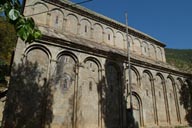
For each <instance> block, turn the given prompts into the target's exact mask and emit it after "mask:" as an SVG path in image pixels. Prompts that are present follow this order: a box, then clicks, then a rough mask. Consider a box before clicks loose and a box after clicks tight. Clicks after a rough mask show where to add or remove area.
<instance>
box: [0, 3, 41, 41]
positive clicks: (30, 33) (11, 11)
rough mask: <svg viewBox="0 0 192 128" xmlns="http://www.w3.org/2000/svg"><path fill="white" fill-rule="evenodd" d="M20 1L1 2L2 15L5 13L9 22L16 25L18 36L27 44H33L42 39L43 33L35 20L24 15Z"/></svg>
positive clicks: (0, 11)
mask: <svg viewBox="0 0 192 128" xmlns="http://www.w3.org/2000/svg"><path fill="white" fill-rule="evenodd" d="M21 12H22V6H21V3H20V1H19V0H1V1H0V13H4V15H5V17H6V18H7V20H8V21H9V22H10V23H11V24H13V25H14V28H15V30H16V33H17V36H18V37H20V38H21V39H22V40H23V41H25V42H29V43H31V42H33V41H34V40H35V39H38V38H40V37H41V31H40V30H39V29H38V28H37V27H36V26H35V22H34V20H33V18H27V17H24V16H23V15H22V13H21Z"/></svg>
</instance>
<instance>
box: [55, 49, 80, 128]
mask: <svg viewBox="0 0 192 128" xmlns="http://www.w3.org/2000/svg"><path fill="white" fill-rule="evenodd" d="M56 59H57V63H56V71H55V73H54V76H55V77H54V91H53V93H54V104H53V108H57V111H55V116H54V119H53V121H52V122H53V123H55V122H57V126H58V127H72V124H73V121H74V120H73V117H74V116H75V109H74V108H75V105H76V102H75V98H76V97H75V91H76V84H77V74H76V72H77V63H78V59H77V57H76V56H75V55H74V54H73V53H72V52H68V51H61V52H59V53H58V55H57V57H56ZM61 97H64V98H61ZM61 113H65V114H61ZM58 118H59V119H60V121H59V122H58V120H57V119H58Z"/></svg>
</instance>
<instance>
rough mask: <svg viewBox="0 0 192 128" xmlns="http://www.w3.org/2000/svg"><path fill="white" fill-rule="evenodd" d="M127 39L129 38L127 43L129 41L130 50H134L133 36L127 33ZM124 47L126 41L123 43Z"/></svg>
mask: <svg viewBox="0 0 192 128" xmlns="http://www.w3.org/2000/svg"><path fill="white" fill-rule="evenodd" d="M128 40H129V43H130V50H131V51H133V52H134V43H133V38H132V37H131V36H130V35H128ZM125 49H127V42H126V43H125Z"/></svg>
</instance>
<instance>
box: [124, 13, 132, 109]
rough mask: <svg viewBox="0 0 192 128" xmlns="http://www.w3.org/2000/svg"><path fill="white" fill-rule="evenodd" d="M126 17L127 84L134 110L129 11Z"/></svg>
mask: <svg viewBox="0 0 192 128" xmlns="http://www.w3.org/2000/svg"><path fill="white" fill-rule="evenodd" d="M125 18H126V37H127V38H126V39H127V60H128V78H129V79H128V84H127V98H128V96H129V95H130V96H129V97H130V109H131V112H132V108H133V103H132V88H131V83H132V81H131V59H130V58H131V57H130V42H129V38H128V34H129V31H128V15H127V13H125Z"/></svg>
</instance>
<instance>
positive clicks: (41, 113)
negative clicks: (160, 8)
mask: <svg viewBox="0 0 192 128" xmlns="http://www.w3.org/2000/svg"><path fill="white" fill-rule="evenodd" d="M70 4H71V3H70V2H61V1H58V0H49V1H47V0H43V1H40V0H30V1H29V0H27V1H26V5H28V6H26V7H25V9H24V14H25V15H26V16H32V17H33V18H34V19H35V21H36V23H37V24H38V26H39V28H40V29H41V30H42V32H43V38H42V39H41V40H37V41H36V42H33V43H32V44H24V42H22V41H21V40H18V43H17V47H16V52H15V57H14V62H15V67H14V72H13V73H15V75H14V74H13V78H12V82H11V84H10V90H12V91H10V92H9V95H8V99H7V102H6V107H5V111H4V118H3V119H4V120H3V126H4V127H12V128H14V127H24V126H27V127H52V128H127V127H131V125H130V123H131V124H134V125H135V126H137V127H163V126H164V127H173V126H184V125H187V121H186V120H185V114H186V113H185V110H184V108H183V106H182V104H180V101H179V100H180V91H181V87H182V86H183V84H184V83H185V80H186V79H188V77H189V74H186V73H184V72H180V71H179V70H177V69H175V68H174V67H171V66H170V65H168V64H167V63H166V59H165V53H164V47H165V45H164V44H163V43H161V42H160V41H158V40H156V39H154V38H152V37H150V36H148V35H146V34H144V33H142V32H139V31H137V30H135V29H133V28H130V27H129V32H130V33H129V37H128V38H129V42H130V46H131V47H130V50H131V51H130V52H131V89H132V95H130V94H129V91H130V90H129V88H128V86H130V85H128V84H129V77H128V66H127V41H126V33H125V28H126V27H125V25H123V24H121V23H118V22H116V21H114V20H111V19H109V18H106V17H105V16H102V15H99V14H97V13H94V12H92V11H90V10H87V9H85V8H82V7H80V6H71V5H70ZM22 66H23V68H24V69H25V70H22ZM19 74H22V75H21V76H20V75H19ZM17 77H18V78H20V79H17ZM20 84H21V85H20ZM31 88H32V89H31ZM31 90H32V91H31ZM25 95H26V96H25ZM29 97H30V98H29ZM130 97H132V103H133V105H132V110H133V116H132V114H130V112H131V111H130V108H131V107H130ZM27 98H29V99H28V100H31V101H28V102H26V101H27ZM36 98H37V99H36ZM35 99H36V100H35ZM30 103H32V104H30ZM13 104H15V107H11V105H13ZM33 108H35V109H37V110H36V111H35V110H34V109H33ZM10 112H11V113H10ZM24 112H25V114H23V113H24ZM27 114H28V115H29V116H27ZM36 118H37V119H38V120H36ZM34 121H35V123H34ZM128 123H129V124H128Z"/></svg>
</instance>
